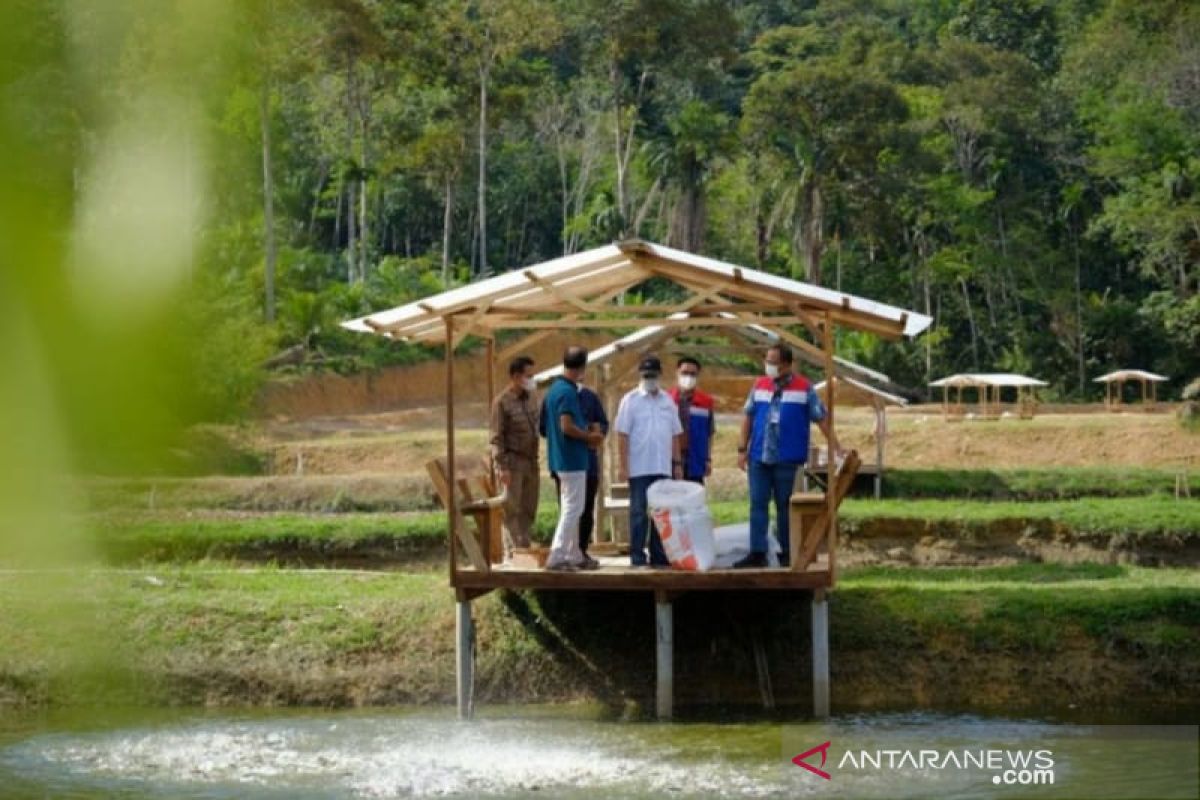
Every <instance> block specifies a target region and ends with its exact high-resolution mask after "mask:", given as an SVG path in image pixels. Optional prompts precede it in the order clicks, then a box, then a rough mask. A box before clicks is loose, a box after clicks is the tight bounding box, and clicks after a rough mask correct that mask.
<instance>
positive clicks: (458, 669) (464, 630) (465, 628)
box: [454, 598, 475, 720]
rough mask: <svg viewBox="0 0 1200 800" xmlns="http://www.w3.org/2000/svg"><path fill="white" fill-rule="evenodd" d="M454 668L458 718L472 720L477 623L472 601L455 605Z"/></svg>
mask: <svg viewBox="0 0 1200 800" xmlns="http://www.w3.org/2000/svg"><path fill="white" fill-rule="evenodd" d="M455 610H456V614H455V625H454V630H455V641H454V667H455V670H454V672H455V678H456V687H457V690H458V718H459V719H464V720H465V719H470V718H471V715H472V714H473V713H474V711H475V621H474V620H473V619H472V618H471V601H470V600H465V599H461V598H460V599H459V600H458V601H457V602H456V603H455Z"/></svg>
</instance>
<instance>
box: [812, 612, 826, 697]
mask: <svg viewBox="0 0 1200 800" xmlns="http://www.w3.org/2000/svg"><path fill="white" fill-rule="evenodd" d="M812 670H813V716H814V717H816V718H817V719H827V718H828V717H829V598H828V597H827V596H826V594H825V592H824V590H822V589H817V590H816V591H814V592H813V595H812Z"/></svg>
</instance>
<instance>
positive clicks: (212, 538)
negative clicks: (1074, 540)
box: [89, 495, 1200, 565]
mask: <svg viewBox="0 0 1200 800" xmlns="http://www.w3.org/2000/svg"><path fill="white" fill-rule="evenodd" d="M711 509H712V512H713V516H714V518H715V519H716V521H717V522H718V523H720V524H725V523H731V522H739V521H745V520H746V518H747V509H746V503H745V501H722V502H717V503H712V504H711ZM840 516H841V520H842V523H843V525H844V527H845V528H846V530H847V531H850V532H854V531H856V530H862V529H864V527H865V526H871V527H872V528H873V529H879V528H881V527H883V528H885V529H886V528H887V527H888V526H889V525H891V526H892V527H895V528H896V529H897V530H901V529H912V528H913V526H912V525H908V526H907V527H906V526H905V525H904V524H903V523H905V522H909V523H911V522H912V521H917V522H920V523H922V526H923V528H922V530H923V531H927V530H933V531H936V532H938V533H939V534H940V535H946V536H954V535H957V534H958V533H961V532H962V531H969V530H975V529H982V528H985V527H986V526H988V525H990V524H993V523H996V522H998V521H999V522H1003V521H1010V522H1011V521H1016V522H1019V523H1022V524H1028V523H1043V524H1046V525H1052V526H1054V527H1055V528H1056V529H1058V530H1064V531H1069V532H1073V533H1076V534H1081V535H1082V534H1099V535H1104V534H1111V535H1115V536H1126V537H1134V538H1135V539H1143V538H1146V537H1151V538H1153V537H1162V536H1171V537H1175V538H1182V539H1185V540H1191V539H1193V538H1197V537H1200V500H1176V499H1175V498H1174V497H1169V496H1164V495H1153V496H1147V497H1127V498H1088V499H1081V500H1072V501H1052V502H1039V503H1033V502H1011V501H1010V502H980V501H963V500H913V501H908V500H881V501H875V500H852V501H848V502H847V503H846V504H844V505H843V506H842V509H841V515H840ZM89 518H90V519H91V521H92V523H93V527H94V529H95V532H96V543H97V552H98V554H99V556H100V557H101V558H102V559H103V560H105V561H107V562H110V563H118V564H128V563H136V562H139V561H142V560H146V561H191V560H196V559H202V558H245V559H252V560H255V561H264V560H270V559H272V558H279V559H282V560H284V561H287V560H288V559H289V558H291V557H292V556H295V557H297V558H298V559H300V560H304V561H305V562H306V563H316V562H331V563H332V562H338V561H345V559H350V560H351V561H352V562H353V563H357V564H363V565H366V564H368V563H369V562H370V560H371V559H376V560H379V561H381V562H382V563H392V564H396V563H401V564H402V563H406V562H409V561H422V560H428V559H429V558H432V557H436V556H438V555H439V554H440V553H441V552H442V550H443V547H444V543H445V540H446V532H445V524H446V523H445V517H444V516H443V515H442V514H441V513H439V512H423V513H395V514H378V513H374V514H367V513H344V514H343V513H329V514H296V513H246V512H224V511H196V512H191V513H188V514H180V513H178V512H174V513H168V512H133V511H109V512H103V513H99V514H94V515H90V517H89ZM554 520H555V508H554V506H553V505H552V504H543V506H542V511H541V513H540V514H539V517H538V532H539V537H540V538H541V539H542V540H547V539H548V538H549V536H550V533H551V531H552V530H553V526H554ZM893 521H894V523H895V524H893Z"/></svg>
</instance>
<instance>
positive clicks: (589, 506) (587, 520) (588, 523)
mask: <svg viewBox="0 0 1200 800" xmlns="http://www.w3.org/2000/svg"><path fill="white" fill-rule="evenodd" d="M550 477H551V478H553V479H554V496H555V497H558V498H559V501H558V502H559V505H561V504H562V499H561V498H562V485H561V484H560V483H559V482H558V473H557V472H551V473H550ZM599 490H600V476H599V475H593V474H592V473H590V472H589V473H588V476H587V486H586V487H585V489H584V501H583V516H582V517H580V519H579V549H580V550H582V551H583V554H584V555H585V556H586V555H587V551H588V545H590V544H591V543H592V532H593V531H594V530H595V529H596V493H597V492H598V491H599Z"/></svg>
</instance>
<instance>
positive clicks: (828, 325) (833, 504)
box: [821, 311, 840, 586]
mask: <svg viewBox="0 0 1200 800" xmlns="http://www.w3.org/2000/svg"><path fill="white" fill-rule="evenodd" d="M821 338H822V341H821V349H822V350H823V351H824V352H825V385H826V386H828V387H829V404H828V406H827V407H826V409H825V414H826V418H827V419H828V420H829V430H831V431H833V430H836V429H835V428H834V413H833V412H834V400H835V395H836V392H834V391H833V384H834V362H833V314H831V313H830V312H829V311H826V312H825V324H824V327H823V328H822V331H821ZM827 461H828V462H829V466H828V470H827V472H826V473H825V475H826V481H825V486H826V490H825V501H826V503H827V504H828V508H829V533H828V534H827V537H826V541H827V544H826V546H827V548H828V550H829V585H830V586H833V585H834V584H835V583H836V582H837V563H836V561H837V539H838V536H837V508H838V503H839V502H840V501H839V499H838V498H837V497H836V492H834V491H833V487H834V486H835V485H836V483H837V454H836V453H833V452H830V453H829V458H828V459H827Z"/></svg>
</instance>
